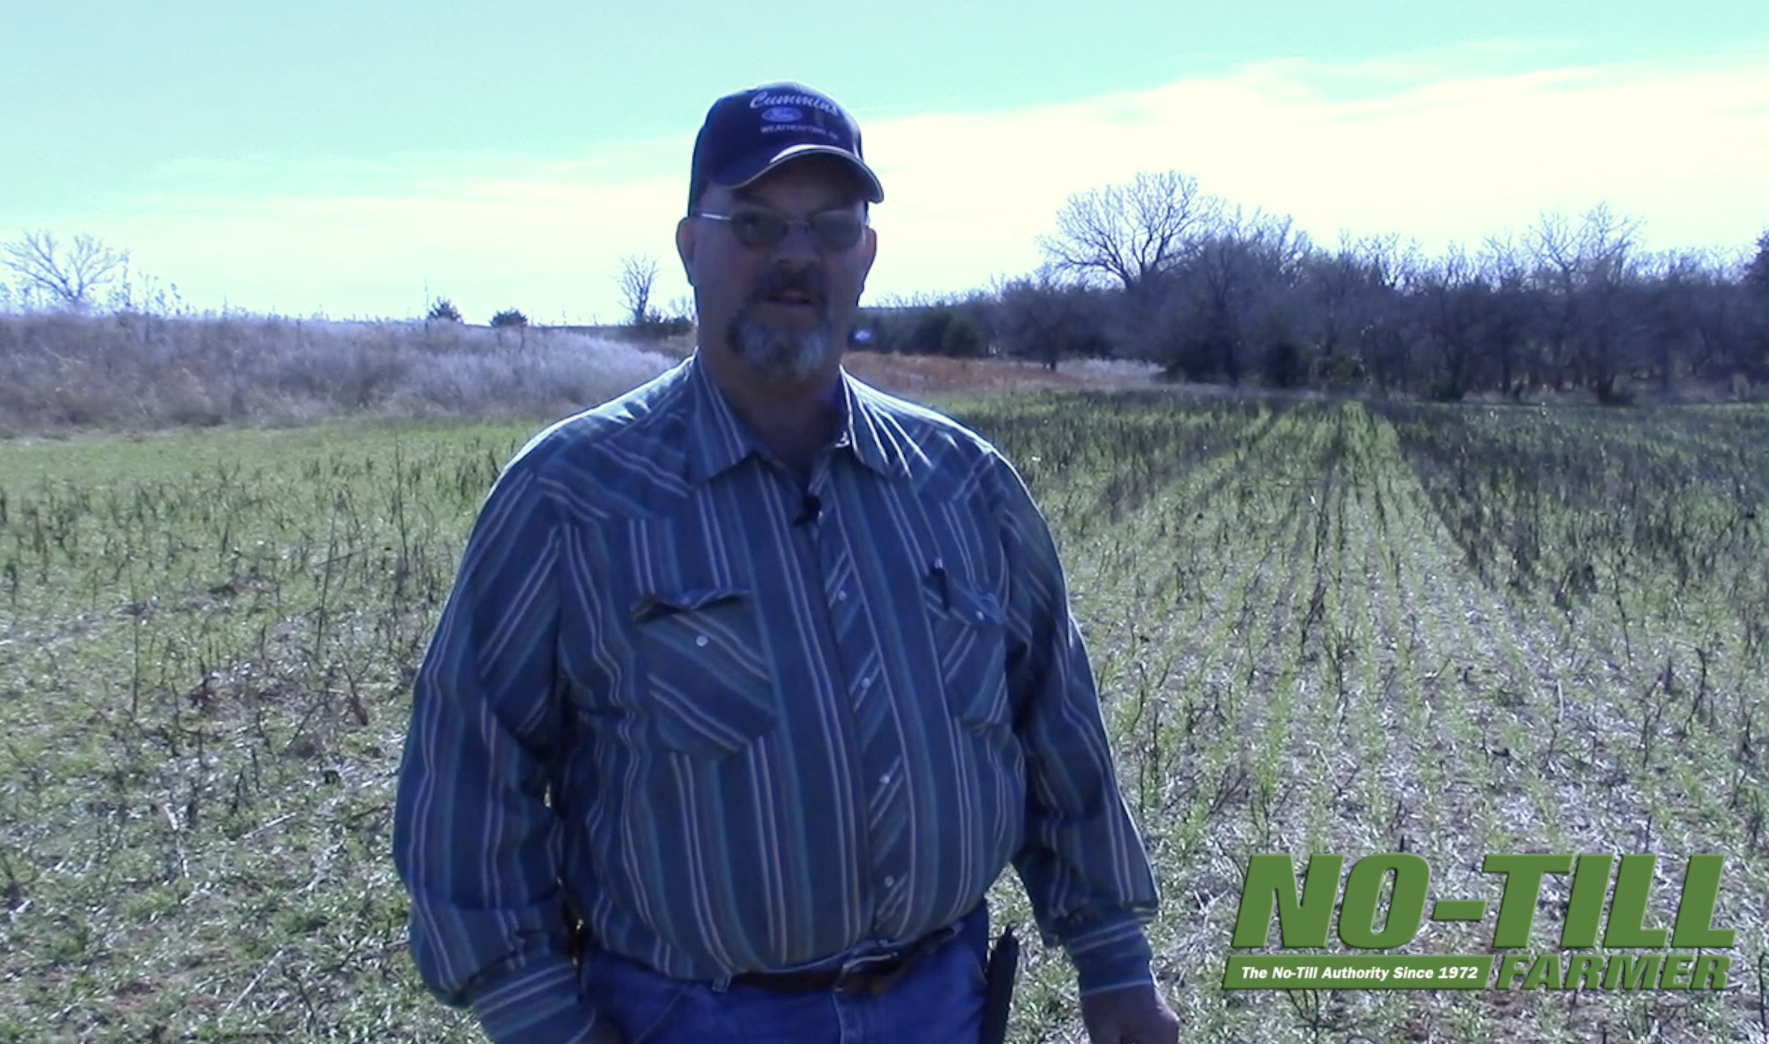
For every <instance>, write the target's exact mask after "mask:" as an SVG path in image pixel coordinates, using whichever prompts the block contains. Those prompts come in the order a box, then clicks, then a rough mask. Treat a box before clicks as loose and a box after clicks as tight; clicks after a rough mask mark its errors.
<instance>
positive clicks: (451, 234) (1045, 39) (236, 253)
mask: <svg viewBox="0 0 1769 1044" xmlns="http://www.w3.org/2000/svg"><path fill="white" fill-rule="evenodd" d="M0 56H3V60H0V242H4V241H11V240H16V239H18V238H19V237H20V236H21V235H23V234H24V233H25V232H27V231H31V230H39V229H46V230H49V231H52V232H54V233H56V234H57V235H58V236H60V237H61V238H63V239H66V238H70V237H72V236H73V235H75V234H78V233H88V234H92V235H96V236H99V237H100V238H102V239H103V240H105V241H106V242H107V243H109V244H110V245H112V246H114V247H118V248H121V249H126V250H128V251H129V252H130V255H131V263H132V266H133V268H134V270H135V271H136V272H138V273H145V274H146V275H147V276H150V277H152V278H154V279H156V280H158V281H159V282H160V283H161V284H162V285H165V284H175V285H176V286H177V288H178V293H179V296H180V298H181V299H182V300H183V301H184V302H185V303H186V304H187V305H189V306H190V307H193V308H196V309H199V310H218V309H223V308H227V309H237V310H244V311H247V312H255V313H263V314H280V315H288V316H308V315H321V314H323V315H326V316H329V317H331V318H365V319H367V318H394V319H398V318H409V317H416V316H419V315H421V314H422V313H423V311H424V310H425V308H426V306H427V303H428V302H429V301H430V300H433V299H435V298H439V297H447V298H449V299H451V300H452V301H454V302H455V304H456V305H457V306H458V307H459V308H460V309H461V311H462V312H463V313H464V314H465V317H466V319H467V320H468V321H469V322H484V321H486V319H487V318H489V316H490V315H491V314H492V313H493V312H495V311H498V310H500V309H503V308H511V307H514V308H518V309H520V310H522V311H523V312H525V313H526V314H527V315H529V317H530V318H531V319H533V320H534V321H536V322H549V323H551V322H572V323H586V322H596V321H601V322H615V321H618V319H619V318H620V311H621V309H620V299H619V294H618V290H617V286H616V283H615V275H616V273H617V271H618V270H619V267H620V264H621V260H622V259H623V258H625V257H628V256H648V257H651V258H654V259H656V260H657V261H658V262H659V278H658V285H657V288H656V291H655V293H654V300H655V301H657V302H660V303H665V304H667V303H669V302H672V301H675V300H677V299H685V297H686V294H687V293H688V287H687V283H686V281H685V280H684V279H683V278H682V275H681V267H680V265H679V263H678V262H677V261H676V259H675V255H674V245H673V244H674V240H673V230H674V226H675V223H676V221H677V219H678V218H679V217H680V216H681V213H682V209H683V207H684V205H685V202H686V193H687V180H688V162H689V153H690V150H691V149H692V146H693V140H694V134H695V131H696V130H697V129H698V127H699V125H700V122H701V120H702V119H703V118H704V116H705V113H706V109H707V107H708V106H709V105H710V104H711V103H712V101H713V100H714V99H715V98H717V97H718V96H720V95H722V94H725V93H729V92H731V91H735V90H738V89H741V88H744V87H747V86H751V85H754V84H757V83H763V82H771V81H777V80H797V81H800V82H804V83H807V84H809V85H811V86H813V87H816V88H818V89H819V90H822V91H825V92H827V93H829V94H830V95H832V96H834V97H835V98H836V99H837V100H838V101H840V102H841V103H842V104H843V105H844V106H846V107H847V108H848V109H849V110H850V111H851V112H853V113H854V115H855V116H856V117H857V118H858V120H859V121H860V124H861V127H862V130H863V133H864V141H865V149H866V155H867V158H868V160H869V161H870V162H871V163H872V165H873V167H874V169H875V170H877V172H878V173H879V176H880V178H881V179H882V181H883V183H884V187H885V201H884V203H882V204H881V205H880V206H878V207H876V208H875V209H874V211H873V223H874V225H875V227H876V228H877V229H878V235H879V254H878V260H877V263H876V265H875V267H874V269H873V271H872V275H871V278H870V280H869V282H868V286H867V296H866V298H865V300H866V301H868V302H872V303H877V302H880V301H885V300H891V299H902V298H910V297H916V296H926V295H942V294H957V293H963V292H966V291H969V290H973V289H977V288H985V287H988V286H990V285H994V284H996V283H997V282H998V281H1000V280H1003V279H1009V278H1013V277H1017V276H1020V275H1024V274H1026V273H1028V272H1030V271H1032V270H1033V269H1034V268H1036V267H1037V265H1038V264H1039V262H1040V254H1039V251H1038V246H1037V240H1038V237H1039V235H1041V234H1047V233H1049V232H1051V231H1052V230H1053V229H1054V227H1055V221H1056V214H1057V211H1058V210H1059V209H1060V208H1061V206H1062V205H1063V202H1064V201H1065V200H1066V199H1067V198H1068V197H1069V196H1070V195H1071V194H1073V193H1076V192H1081V191H1086V190H1088V189H1091V188H1097V187H1100V186H1103V185H1107V184H1112V183H1117V182H1124V181H1128V180H1130V179H1131V178H1133V177H1134V176H1135V175H1136V174H1137V173H1138V172H1139V171H1144V170H1148V171H1164V170H1178V171H1181V172H1184V173H1186V174H1189V175H1191V176H1193V177H1196V178H1197V179H1198V181H1199V183H1200V187H1201V188H1202V189H1203V190H1204V191H1206V192H1209V193H1212V194H1215V195H1217V196H1221V197H1223V198H1225V199H1227V200H1229V201H1231V202H1232V203H1235V204H1239V205H1240V206H1242V207H1244V208H1246V209H1248V210H1253V209H1260V210H1263V211H1264V212H1266V213H1268V214H1282V215H1289V216H1290V217H1291V218H1293V219H1294V222H1295V226H1296V227H1297V228H1299V229H1300V230H1302V231H1304V232H1306V233H1307V234H1308V235H1309V236H1310V237H1311V238H1313V239H1314V241H1315V242H1317V243H1319V244H1322V245H1326V246H1331V245H1333V244H1335V243H1337V242H1338V241H1339V240H1340V238H1341V236H1344V235H1350V236H1353V237H1363V236H1371V235H1386V234H1396V235H1399V236H1401V237H1402V238H1403V239H1410V240H1415V241H1417V242H1418V243H1419V245H1420V246H1421V248H1422V249H1423V250H1424V251H1425V252H1426V253H1428V254H1435V253H1438V252H1440V251H1441V250H1443V249H1444V248H1445V246H1446V245H1447V244H1449V243H1451V242H1460V243H1463V244H1467V245H1470V246H1474V245H1478V244H1479V243H1480V242H1481V241H1482V240H1484V239H1485V238H1486V237H1488V236H1493V235H1503V234H1506V233H1512V234H1516V233H1520V232H1522V231H1523V230H1524V229H1525V228H1527V226H1529V225H1530V224H1531V223H1533V222H1534V221H1535V220H1537V218H1538V217H1539V216H1540V215H1541V214H1542V213H1543V212H1546V211H1558V212H1562V213H1566V214H1571V215H1577V214H1579V213H1582V212H1584V211H1586V210H1588V209H1590V208H1591V207H1593V206H1595V205H1597V204H1599V203H1607V204H1608V205H1609V206H1611V207H1612V208H1614V209H1616V210H1619V211H1620V212H1622V213H1623V214H1625V215H1627V216H1630V217H1633V218H1635V219H1637V220H1639V221H1640V222H1641V234H1642V241H1643V246H1645V247H1647V248H1649V249H1652V250H1673V249H1678V250H1681V249H1706V250H1717V251H1721V252H1724V253H1728V254H1739V253H1742V252H1743V251H1745V250H1746V249H1747V248H1749V247H1750V246H1751V244H1752V243H1754V241H1755V240H1756V238H1757V237H1758V236H1759V235H1761V234H1762V233H1763V232H1764V231H1765V229H1769V3H1764V2H1763V0H1737V2H1721V0H1680V2H1678V3H1675V4H1673V3H1669V2H1666V0H1654V2H1651V3H1646V2H1639V0H1601V2H1593V0H1562V2H1558V3H1554V4H1547V3H1542V2H1541V0H1527V2H1525V0H1480V2H1473V0H1432V2H1430V3H1420V2H1418V0H1338V2H1336V3H1333V4H1321V3H1318V2H1315V0H1283V2H1275V0H1244V2H1241V3H1234V4H1224V3H1220V2H1208V3H1204V2H1192V0H1177V2H1176V0H1166V2H1148V3H1128V2H1119V3H1115V2H1112V0H1096V2H1094V3H1091V4H1087V5H1082V4H1077V3H1073V2H1062V3H1057V2H1044V0H1034V2H1029V3H1020V4H1016V5H1012V6H1011V7H1010V6H1009V5H1000V4H993V3H990V4H984V3H971V2H968V0H909V2H893V3H874V4H870V5H848V4H828V5H825V6H823V7H817V6H799V5H794V6H784V5H768V4H742V5H739V4H732V3H729V2H706V0H654V2H649V3H643V4H641V3H624V2H623V3H618V4H615V3H603V2H599V0H592V2H588V3H586V2H583V0H577V2H557V3H529V4H519V3H495V4H493V3H470V2H454V3H451V2H446V0H431V2H428V3H400V2H388V3H381V2H373V0H353V2H338V0H303V2H301V3H299V4H296V3H283V2H270V0H265V2H258V3H252V4H245V3H239V2H237V0H229V2H197V0H187V2H172V0H55V2H50V0H0ZM0 278H4V273H0Z"/></svg>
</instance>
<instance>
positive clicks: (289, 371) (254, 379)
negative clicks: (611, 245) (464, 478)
mask: <svg viewBox="0 0 1769 1044" xmlns="http://www.w3.org/2000/svg"><path fill="white" fill-rule="evenodd" d="M673 362H674V359H673V358H671V357H670V356H669V355H666V354H662V353H659V352H655V351H649V350H647V349H645V348H642V347H638V346H635V345H632V344H629V343H626V342H624V341H619V340H615V339H612V338H607V337H597V336H592V335H586V334H582V333H576V332H571V331H552V330H544V329H532V330H527V329H506V330H492V329H489V328H486V327H471V326H463V325H461V324H459V323H447V322H433V323H423V322H381V323H341V322H315V321H305V320H295V319H275V318H271V319H260V318H206V319H191V318H164V317H159V316H152V315H137V314H122V315H115V316H91V317H85V316H74V315H28V316H0V435H20V434H27V433H56V432H67V431H75V430H81V429H94V428H96V429H106V430H142V429H154V428H165V427H177V426H212V425H219V424H274V425H286V424H301V423H311V422H314V421H321V420H329V419H334V418H338V417H344V416H364V415H367V416H373V417H386V418H417V417H508V416H530V417H532V416H546V415H558V414H562V413H567V412H570V411H573V410H577V409H582V408H583V407H585V406H588V405H593V404H595V403H598V402H602V401H604V400H606V399H608V398H610V397H612V396H615V395H618V394H620V393H621V392H624V391H626V390H628V389H630V388H633V387H635V386H637V385H639V384H641V383H643V382H644V381H646V380H648V379H650V378H651V377H654V376H656V375H657V374H659V373H661V372H663V371H664V370H665V369H667V368H668V367H669V366H670V365H671V364H672V363H673Z"/></svg>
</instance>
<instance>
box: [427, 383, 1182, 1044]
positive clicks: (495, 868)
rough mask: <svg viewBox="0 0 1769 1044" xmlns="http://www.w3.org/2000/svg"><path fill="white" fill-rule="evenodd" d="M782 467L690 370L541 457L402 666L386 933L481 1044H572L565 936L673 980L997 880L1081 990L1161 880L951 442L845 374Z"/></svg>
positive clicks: (980, 490)
mask: <svg viewBox="0 0 1769 1044" xmlns="http://www.w3.org/2000/svg"><path fill="white" fill-rule="evenodd" d="M840 395H841V405H842V406H843V408H844V420H843V422H842V424H841V426H840V428H839V431H838V435H837V437H836V438H835V440H834V441H833V442H832V443H831V445H830V446H828V447H827V448H826V449H825V450H824V451H823V452H822V453H821V454H820V455H819V456H818V458H817V460H816V462H815V464H814V466H813V468H812V471H811V473H810V477H809V481H808V485H807V484H806V482H805V480H804V479H802V478H801V477H800V476H798V475H797V474H795V473H793V472H792V471H790V470H789V469H787V468H786V467H785V466H783V465H781V464H780V463H779V462H778V461H777V460H776V459H775V458H774V457H773V456H772V455H771V454H769V453H768V452H767V450H766V449H764V448H762V446H761V444H760V442H759V441H758V440H757V439H756V438H755V437H754V435H753V434H752V433H750V431H749V430H748V428H747V427H746V425H744V424H743V422H742V421H740V420H739V419H738V418H737V416H736V415H735V414H734V413H733V412H732V410H731V408H730V406H729V404H728V403H727V402H726V401H725V399H724V396H723V394H722V393H720V392H719V391H718V389H717V387H716V385H715V384H714V383H713V381H712V379H711V378H710V376H709V375H707V373H706V372H705V370H704V369H703V368H702V367H701V366H700V365H699V362H698V359H697V358H695V359H690V360H689V361H687V362H685V363H684V364H682V365H681V366H680V367H678V368H676V369H675V370H672V371H671V372H669V373H667V374H665V375H663V376H662V377H660V378H658V379H657V380H655V381H653V382H652V383H650V384H648V385H646V386H645V387H642V388H640V389H638V390H636V391H634V392H632V393H631V394H629V395H627V396H625V397H623V398H620V399H618V400H615V401H613V402H611V403H608V404H606V405H604V406H602V407H599V408H596V409H593V410H589V411H587V412H585V413H581V414H578V415H577V416H574V417H571V418H568V419H567V420H564V421H562V422H560V423H558V424H556V425H554V426H553V427H551V428H549V429H547V430H546V431H544V432H542V433H541V434H540V435H538V436H536V437H535V438H534V439H533V440H532V441H530V442H529V444H528V445H527V446H526V447H524V448H523V449H522V450H521V451H520V452H519V453H518V454H517V455H516V457H515V458H514V459H513V460H512V461H511V462H510V463H509V465H508V466H507V467H506V468H505V470H504V472H503V474H502V475H501V476H500V478H499V479H498V481H497V483H496V485H495V486H494V488H493V489H492V491H491V494H490V496H489V497H488V499H487V501H486V503H485V506H484V508H483V510H482V511H481V513H480V515H479V519H478V521H477V523H476V525H475V527H474V529H473V532H472V535H471V537H470V539H469V541H468V544H467V548H466V552H465V554H464V556H463V560H462V563H461V567H460V572H459V574H458V575H457V577H456V581H455V586H454V590H453V592H452V594H451V595H450V597H449V600H448V604H447V606H446V608H445V609H444V611H443V614H442V619H441V622H440V624H439V625H438V627H437V630H436V634H435V636H434V638H433V639H432V641H431V644H430V647H429V651H428V653H427V654H426V656H425V658H424V661H423V664H422V667H421V668H420V670H419V673H418V676H417V680H416V684H415V687H414V689H415V691H414V700H413V706H412V719H411V729H410V732H409V733H408V736H407V739H406V748H405V757H404V762H403V764H402V766H401V769H400V778H399V798H398V807H397V814H396V818H395V828H394V851H395V857H396V860H397V863H398V867H399V871H400V874H401V876H402V877H403V878H404V880H405V883H406V886H407V887H408V888H409V890H410V892H411V895H412V916H411V945H412V951H413V955H414V957H415V959H416V963H417V966H418V970H419V972H420V973H421V975H422V976H423V979H424V980H425V982H426V983H427V984H428V986H429V987H430V989H431V990H433V991H434V992H435V993H436V994H437V995H438V996H440V997H441V998H442V999H443V1000H445V1001H447V1002H449V1003H452V1004H471V1005H472V1006H473V1008H474V1010H475V1011H476V1013H477V1014H478V1016H479V1017H480V1019H481V1021H482V1024H483V1027H484V1029H485V1031H486V1033H487V1035H488V1036H490V1037H491V1038H492V1039H493V1040H497V1041H524V1042H528V1041H536V1042H538V1041H571V1040H579V1039H581V1038H582V1037H584V1036H585V1035H587V1033H588V1030H589V1028H590V1026H591V1025H592V1023H593V1022H594V1021H595V1018H596V1013H595V1012H594V1011H592V1010H590V1009H589V1008H588V1007H587V1005H586V1002H585V1001H584V1000H583V999H582V997H583V991H582V989H581V983H580V982H579V981H578V976H579V964H578V962H577V961H575V960H574V956H573V954H572V950H571V942H570V937H569V935H568V930H567V918H568V917H571V918H578V917H581V919H582V921H583V922H584V925H585V927H586V928H587V931H588V937H589V938H590V939H591V940H593V941H592V943H591V945H600V946H603V947H606V948H608V949H610V950H612V951H615V952H618V953H620V954H623V955H626V956H628V957H632V958H635V959H637V960H639V961H642V962H644V963H646V964H648V965H650V966H652V967H654V968H656V969H658V970H659V971H662V972H664V973H667V974H669V975H672V976H676V977H679V978H689V979H700V980H718V979H721V978H723V977H726V976H729V975H733V974H737V973H741V972H744V971H754V970H763V969H777V968H783V967H790V966H796V965H801V964H804V963H807V962H812V961H816V960H818V959H820V958H826V957H829V956H830V955H834V954H838V953H842V952H849V951H854V950H857V949H863V948H866V947H873V946H878V945H882V944H888V943H893V942H896V941H904V940H911V939H915V938H918V937H920V936H922V935H924V934H926V933H928V932H930V931H932V930H934V929H936V928H938V927H940V926H942V925H944V924H946V923H948V922H950V921H952V920H954V919H956V918H958V917H960V916H961V915H963V914H964V913H965V912H966V911H968V910H969V909H971V908H972V907H973V906H974V905H975V904H976V903H977V902H978V901H980V900H981V899H982V897H983V895H984V892H985V891H986V890H987V889H988V888H989V886H990V884H991V883H992V882H993V881H994V880H995V879H996V878H997V877H998V876H999V875H1000V873H1001V871H1002V869H1003V868H1004V867H1005V866H1006V865H1007V864H1008V863H1009V862H1010V861H1011V862H1012V863H1013V865H1014V867H1015V869H1016V870H1017V871H1018V873H1019V876H1020V878H1021V880H1022V882H1023V883H1024V885H1025V888H1026V891H1027V894H1028V896H1029V898H1030V899H1031V902H1032V906H1033V910H1034V913H1035V915H1036V917H1037V920H1038V924H1039V928H1040V930H1041V931H1042V932H1043V933H1044V935H1045V937H1046V939H1047V940H1049V941H1055V942H1060V943H1061V944H1062V945H1064V946H1065V947H1066V948H1067V950H1068V952H1069V954H1070V956H1071V958H1072V959H1073V960H1074V962H1075V965H1076V968H1077V971H1078V974H1079V977H1080V984H1081V988H1082V991H1083V992H1084V993H1090V992H1095V991H1099V990H1103V989H1108V988H1112V987H1116V986H1122V985H1126V984H1131V983H1146V982H1148V981H1150V980H1149V967H1148V963H1149V950H1148V944H1147V942H1146V940H1145V937H1144V934H1143V929H1142V924H1143V923H1144V922H1146V921H1147V920H1148V918H1149V917H1150V916H1152V915H1153V912H1154V909H1155V903H1156V895H1155V885H1154V880H1153V877H1152V875H1151V873H1150V870H1149V865H1148V861H1147V858H1146V855H1145V853H1144V850H1143V847H1142V844H1141V841H1140V839H1139V838H1138V836H1137V833H1136V830H1135V828H1134V827H1133V825H1132V823H1131V820H1130V818H1129V815H1128V813H1127V812H1126V810H1125V807H1124V804H1123V801H1122V799H1121V797H1120V795H1119V793H1118V789H1117V783H1116V780H1115V779H1114V775H1113V771H1112V763H1111V757H1110V753H1109V751H1108V749H1107V745H1106V739H1105V732H1104V729H1103V727H1102V724H1101V720H1100V712H1099V700H1098V695H1097V693H1096V691H1095V688H1094V682H1093V675H1092V672H1091V670H1090V669H1089V667H1088V663H1087V658H1086V654H1085V651H1084V649H1083V648H1082V644H1081V638H1080V635H1079V633H1078V631H1077V630H1076V628H1075V625H1074V623H1073V621H1072V620H1071V617H1070V614H1069V609H1068V604H1067V594H1066V592H1065V589H1064V585H1063V579H1062V572H1061V567H1060V565H1059V563H1058V561H1057V555H1056V549H1055V546H1054V545H1053V544H1052V542H1051V539H1050V534H1049V531H1048V528H1047V527H1046V525H1045V522H1044V520H1043V518H1042V517H1041V516H1040V515H1039V513H1038V510H1037V508H1036V507H1035V506H1034V505H1033V503H1032V501H1031V498H1030V497H1029V495H1028V494H1027V492H1026V489H1025V487H1024V486H1023V485H1022V483H1021V482H1020V479H1019V477H1018V475H1016V474H1015V473H1014V471H1013V469H1012V468H1011V467H1010V466H1009V465H1008V463H1007V462H1006V461H1005V460H1004V459H1003V458H1002V457H1001V456H1000V454H999V453H997V452H996V450H995V449H994V448H993V447H992V446H990V445H989V444H988V443H987V442H985V441H984V440H983V439H981V438H979V437H978V436H977V435H975V434H973V433H971V432H969V431H967V430H966V429H964V428H963V427H961V426H960V425H958V424H956V423H955V422H953V421H951V420H949V419H947V418H945V417H942V416H940V415H938V414H936V413H933V412H930V411H928V410H925V409H922V408H920V407H917V406H914V405H911V404H909V403H906V402H903V401H901V400H898V399H894V398H891V397H890V396H887V395H884V394H882V393H880V392H878V391H876V390H874V389H872V388H869V387H867V386H866V385H864V384H862V383H860V382H859V381H857V380H854V379H853V378H852V377H850V376H848V375H846V374H845V373H844V374H843V375H842V379H841V387H840Z"/></svg>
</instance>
